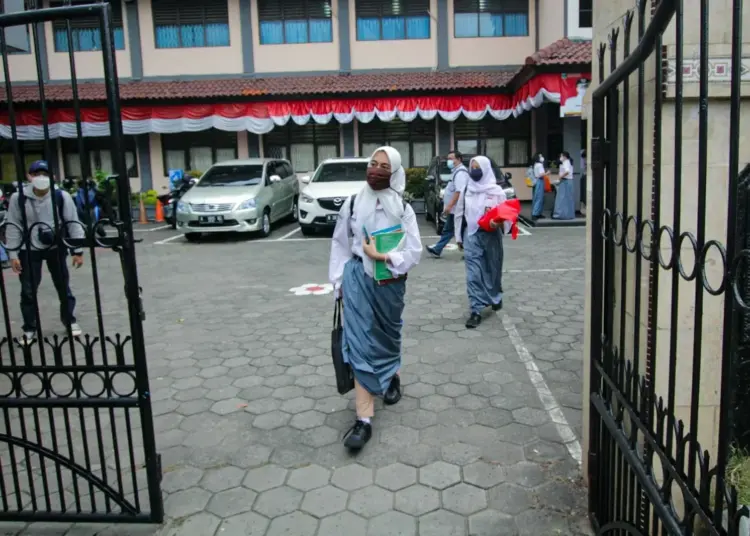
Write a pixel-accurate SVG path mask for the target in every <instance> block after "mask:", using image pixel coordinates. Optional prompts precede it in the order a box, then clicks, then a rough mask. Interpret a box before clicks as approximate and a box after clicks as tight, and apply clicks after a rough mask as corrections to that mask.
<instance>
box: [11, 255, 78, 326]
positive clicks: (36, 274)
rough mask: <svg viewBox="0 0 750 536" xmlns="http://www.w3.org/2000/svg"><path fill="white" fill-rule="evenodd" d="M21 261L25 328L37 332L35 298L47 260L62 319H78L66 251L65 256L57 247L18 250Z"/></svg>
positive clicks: (72, 320)
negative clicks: (40, 249) (42, 249)
mask: <svg viewBox="0 0 750 536" xmlns="http://www.w3.org/2000/svg"><path fill="white" fill-rule="evenodd" d="M18 258H19V259H20V260H21V314H22V315H23V330H24V331H25V332H30V331H36V302H35V299H34V297H35V296H36V291H37V289H38V288H39V283H41V282H42V265H43V264H44V263H45V261H46V263H47V269H48V270H49V274H50V276H51V277H52V283H54V285H55V290H57V296H58V298H59V299H60V321H61V322H62V323H63V324H65V325H66V326H67V325H70V324H72V323H74V322H75V321H76V317H75V314H74V313H75V308H76V299H75V297H74V296H73V293H72V292H71V291H70V272H68V266H67V265H66V264H65V261H66V259H67V254H64V255H63V256H62V258H61V257H60V254H59V252H58V251H57V250H54V249H53V250H48V251H32V252H30V253H29V254H27V252H26V251H19V252H18Z"/></svg>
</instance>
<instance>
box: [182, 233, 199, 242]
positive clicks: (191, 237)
mask: <svg viewBox="0 0 750 536" xmlns="http://www.w3.org/2000/svg"><path fill="white" fill-rule="evenodd" d="M200 239H201V234H200V233H185V240H187V241H188V242H197V241H198V240H200Z"/></svg>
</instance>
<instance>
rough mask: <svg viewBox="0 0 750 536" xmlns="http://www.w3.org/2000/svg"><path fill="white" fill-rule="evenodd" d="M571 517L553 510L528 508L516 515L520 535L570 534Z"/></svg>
mask: <svg viewBox="0 0 750 536" xmlns="http://www.w3.org/2000/svg"><path fill="white" fill-rule="evenodd" d="M568 521H569V517H568V516H567V515H565V514H561V513H558V512H555V511H553V510H528V511H526V512H522V513H521V514H518V515H517V516H516V525H517V526H518V534H519V535H520V536H537V535H539V534H570V525H569V524H568Z"/></svg>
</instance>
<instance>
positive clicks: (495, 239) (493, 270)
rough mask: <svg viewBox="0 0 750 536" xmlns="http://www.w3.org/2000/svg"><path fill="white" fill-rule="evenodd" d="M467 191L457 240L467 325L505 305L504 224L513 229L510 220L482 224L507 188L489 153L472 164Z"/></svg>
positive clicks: (461, 203)
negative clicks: (462, 264)
mask: <svg viewBox="0 0 750 536" xmlns="http://www.w3.org/2000/svg"><path fill="white" fill-rule="evenodd" d="M469 177H470V178H471V180H469V184H468V186H467V187H466V195H462V196H461V198H460V199H459V201H458V204H457V205H456V212H455V218H456V242H458V243H459V245H463V249H464V257H465V259H464V260H465V264H466V292H467V294H468V296H469V307H470V314H469V319H468V320H467V321H466V327H467V328H468V329H474V328H476V327H478V326H479V324H481V322H482V311H484V309H486V308H487V307H492V310H493V311H499V310H500V309H502V308H503V285H502V276H503V241H502V231H501V230H500V228H501V227H504V230H505V232H508V231H509V230H510V225H511V224H510V223H509V222H506V223H500V222H495V223H494V224H493V227H495V230H494V231H490V232H487V231H484V230H482V228H481V227H479V223H478V222H479V219H480V218H481V217H482V216H483V215H484V213H485V212H487V211H488V210H490V209H492V208H494V207H496V206H497V205H499V204H500V203H503V202H504V201H505V200H506V196H505V191H504V190H503V189H502V188H501V187H500V186H498V185H497V179H496V178H495V173H494V172H493V171H492V165H491V164H490V160H489V159H488V158H487V157H486V156H476V157H474V158H472V159H471V163H470V164H469Z"/></svg>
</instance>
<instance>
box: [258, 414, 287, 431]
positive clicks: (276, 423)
mask: <svg viewBox="0 0 750 536" xmlns="http://www.w3.org/2000/svg"><path fill="white" fill-rule="evenodd" d="M291 418H292V416H291V415H289V414H288V413H284V412H283V411H270V412H268V413H263V414H262V415H258V416H257V417H255V420H254V421H253V426H254V427H255V428H260V429H261V430H274V429H276V428H281V427H282V426H284V425H286V424H287V423H288V422H289V420H290V419H291Z"/></svg>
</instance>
